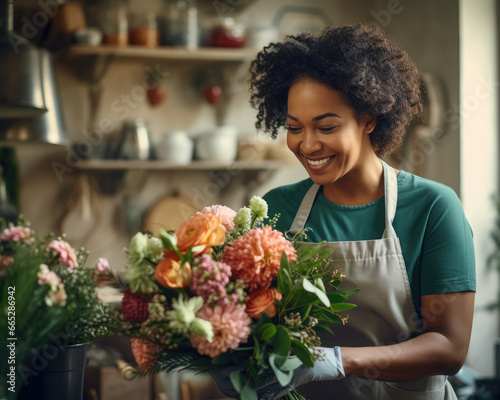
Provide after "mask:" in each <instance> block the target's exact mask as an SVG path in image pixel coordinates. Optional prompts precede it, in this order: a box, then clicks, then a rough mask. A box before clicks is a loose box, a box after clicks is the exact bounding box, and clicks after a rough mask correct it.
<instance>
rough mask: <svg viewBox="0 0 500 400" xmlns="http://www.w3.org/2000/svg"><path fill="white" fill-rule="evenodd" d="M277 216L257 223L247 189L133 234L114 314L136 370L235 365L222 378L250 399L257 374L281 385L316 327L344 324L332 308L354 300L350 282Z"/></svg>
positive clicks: (305, 357)
mask: <svg viewBox="0 0 500 400" xmlns="http://www.w3.org/2000/svg"><path fill="white" fill-rule="evenodd" d="M278 217H279V216H275V217H274V218H273V219H271V220H270V221H268V222H267V224H265V223H264V221H267V218H268V216H267V204H266V202H265V201H264V200H263V199H261V198H259V197H253V198H252V199H251V200H250V204H249V207H243V208H242V209H240V210H239V211H238V212H235V211H233V210H232V209H230V208H228V207H226V206H220V205H216V206H211V207H206V208H204V209H203V210H202V211H201V212H199V213H197V214H195V215H194V216H193V217H191V218H190V219H189V220H187V221H186V222H184V223H183V224H182V225H181V226H180V227H179V228H178V229H177V230H176V231H175V232H165V231H161V232H160V233H159V235H158V236H153V235H151V234H149V233H140V232H139V233H137V234H136V235H135V236H134V237H133V238H132V239H131V242H130V246H129V247H128V248H127V249H125V251H126V254H127V270H126V274H125V280H126V282H127V283H128V288H127V289H126V290H125V292H124V297H123V301H122V307H121V309H120V310H119V311H118V315H117V320H118V325H119V327H120V331H121V333H122V334H124V335H127V336H130V337H132V339H131V345H132V351H133V353H134V356H135V359H136V361H137V364H138V369H137V370H136V371H138V372H139V373H155V372H159V371H166V372H170V371H174V370H179V369H185V368H189V369H196V370H198V371H208V372H211V371H217V370H220V369H223V368H228V367H231V366H239V368H235V370H234V371H233V372H231V374H230V379H231V382H232V383H233V385H234V387H235V388H236V390H237V391H238V392H239V393H240V397H241V398H242V399H244V400H249V399H256V398H257V392H256V388H257V387H258V386H259V383H262V379H264V376H267V377H268V376H269V374H274V375H275V376H276V378H277V380H278V381H279V382H280V384H281V385H283V386H286V385H287V384H288V383H289V382H290V380H291V378H292V374H293V371H294V370H295V369H296V368H297V367H299V366H300V365H302V364H305V365H307V366H312V365H313V363H314V361H315V359H317V358H319V357H321V354H316V351H315V350H314V348H315V347H316V346H319V345H320V344H321V340H320V338H319V336H318V333H319V332H320V331H327V332H332V331H331V328H330V324H331V323H345V321H346V318H344V317H342V316H340V315H339V314H338V312H340V311H344V310H348V309H351V308H353V307H355V305H353V304H350V303H345V302H344V301H345V300H346V299H347V298H349V297H350V296H351V295H352V294H354V293H355V290H351V291H341V290H339V286H340V283H341V280H342V276H343V275H342V273H341V272H340V271H338V270H336V269H334V268H333V267H332V266H331V265H330V262H329V261H328V256H329V254H330V253H331V250H329V249H327V248H326V247H325V246H324V244H319V245H311V246H298V243H299V241H300V239H303V235H304V232H302V233H301V234H299V235H296V236H295V237H294V238H292V239H290V240H288V239H287V238H286V237H285V236H284V235H283V234H282V233H281V232H279V231H277V230H275V229H273V226H274V225H275V223H276V218H278ZM141 370H142V372H141ZM292 396H297V394H296V393H294V394H292Z"/></svg>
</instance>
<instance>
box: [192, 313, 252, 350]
mask: <svg viewBox="0 0 500 400" xmlns="http://www.w3.org/2000/svg"><path fill="white" fill-rule="evenodd" d="M198 318H201V319H204V320H206V321H209V322H210V323H211V324H212V328H213V333H214V336H213V338H212V340H211V341H208V340H207V339H205V338H203V337H202V336H198V335H194V334H192V335H191V345H192V346H193V347H195V348H196V349H197V350H198V353H200V354H204V355H208V356H210V357H212V358H213V357H216V356H218V355H219V354H221V353H225V352H226V351H228V350H229V349H236V348H237V347H238V346H239V345H240V343H246V342H247V339H248V335H250V327H249V325H250V323H251V321H252V320H251V319H250V317H249V316H248V315H247V313H246V312H245V307H244V306H239V305H237V304H235V303H229V304H227V305H224V306H221V305H217V306H215V307H213V308H212V307H211V306H209V305H205V306H203V307H202V308H201V309H200V311H198Z"/></svg>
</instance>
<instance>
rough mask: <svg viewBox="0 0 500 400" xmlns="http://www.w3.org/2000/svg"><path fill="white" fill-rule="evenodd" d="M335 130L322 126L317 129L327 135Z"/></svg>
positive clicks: (332, 127) (333, 127) (331, 127)
mask: <svg viewBox="0 0 500 400" xmlns="http://www.w3.org/2000/svg"><path fill="white" fill-rule="evenodd" d="M335 128H336V126H323V127H321V128H318V130H319V131H320V132H323V133H328V132H332V131H333V130H334V129H335Z"/></svg>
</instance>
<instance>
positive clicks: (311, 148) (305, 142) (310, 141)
mask: <svg viewBox="0 0 500 400" xmlns="http://www.w3.org/2000/svg"><path fill="white" fill-rule="evenodd" d="M300 149H301V150H302V153H304V154H312V153H314V152H315V151H317V150H320V149H321V142H320V141H319V140H318V138H317V136H316V135H315V134H314V133H313V132H308V131H306V132H304V136H303V138H302V143H301V145H300Z"/></svg>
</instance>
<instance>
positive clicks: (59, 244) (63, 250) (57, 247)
mask: <svg viewBox="0 0 500 400" xmlns="http://www.w3.org/2000/svg"><path fill="white" fill-rule="evenodd" d="M47 248H48V249H49V250H52V251H55V252H56V253H58V254H59V260H60V261H61V264H62V265H63V266H64V267H65V268H68V269H71V270H74V269H75V268H77V267H78V261H77V259H76V254H75V252H74V250H73V248H72V247H71V245H70V244H69V243H68V242H65V241H64V240H53V241H52V242H50V243H49V245H48V246H47Z"/></svg>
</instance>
